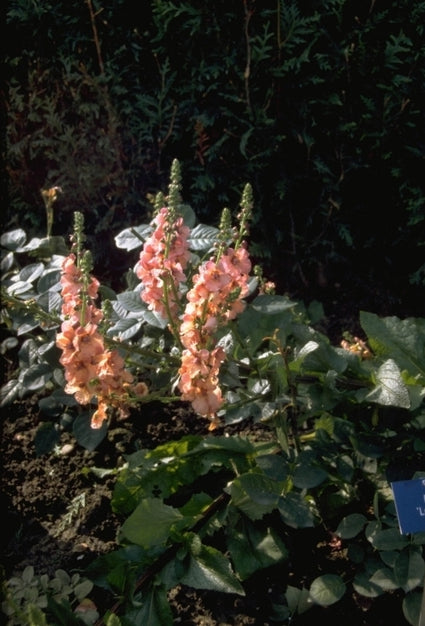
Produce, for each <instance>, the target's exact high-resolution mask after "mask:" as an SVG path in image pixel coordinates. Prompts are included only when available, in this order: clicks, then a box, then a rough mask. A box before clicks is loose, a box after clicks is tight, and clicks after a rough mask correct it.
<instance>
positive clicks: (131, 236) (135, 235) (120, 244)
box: [115, 224, 152, 251]
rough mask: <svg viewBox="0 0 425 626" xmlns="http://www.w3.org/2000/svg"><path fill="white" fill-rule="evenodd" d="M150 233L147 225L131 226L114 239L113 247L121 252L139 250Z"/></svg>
mask: <svg viewBox="0 0 425 626" xmlns="http://www.w3.org/2000/svg"><path fill="white" fill-rule="evenodd" d="M151 232H152V226H150V225H149V224H140V225H139V226H131V227H130V228H125V229H124V230H122V231H121V232H120V233H118V235H116V237H115V245H116V246H117V248H121V249H123V250H128V251H130V250H135V249H136V248H141V247H142V245H143V242H144V241H145V239H147V237H149V235H150V234H151Z"/></svg>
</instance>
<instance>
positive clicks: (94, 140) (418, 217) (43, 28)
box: [6, 0, 425, 292]
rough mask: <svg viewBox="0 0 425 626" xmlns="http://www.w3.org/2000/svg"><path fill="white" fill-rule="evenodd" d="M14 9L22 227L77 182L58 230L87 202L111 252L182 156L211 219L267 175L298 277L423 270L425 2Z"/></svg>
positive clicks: (275, 244)
mask: <svg viewBox="0 0 425 626" xmlns="http://www.w3.org/2000/svg"><path fill="white" fill-rule="evenodd" d="M229 7H230V8H229ZM7 21H8V25H7V28H8V31H9V32H10V40H11V42H12V43H10V44H9V48H8V55H7V59H6V77H7V86H8V92H7V100H8V119H7V169H8V177H9V192H10V209H11V211H10V213H9V227H12V226H13V224H14V223H15V224H16V223H17V222H19V224H20V225H23V226H24V227H25V228H26V227H27V226H29V227H31V226H33V227H35V228H39V227H40V223H41V222H42V220H43V219H44V214H43V204H42V200H41V198H40V189H41V188H46V187H52V186H60V187H61V188H62V189H63V190H64V194H63V196H62V199H61V200H60V201H59V203H58V208H57V215H56V220H55V223H56V228H57V229H58V231H57V232H64V230H65V229H69V225H70V220H71V217H70V215H71V214H72V212H73V211H75V210H78V211H82V212H83V213H84V214H85V218H86V223H87V225H88V232H90V231H91V230H93V231H94V230H95V229H96V230H97V231H98V232H100V233H102V246H99V245H98V244H97V243H96V239H95V238H93V241H92V242H91V243H92V245H93V249H94V253H95V259H96V260H97V261H99V262H100V264H101V265H102V266H103V267H104V266H105V265H107V264H108V262H109V256H108V255H106V254H105V249H106V248H107V246H105V242H108V240H109V239H108V237H110V235H109V225H110V224H111V222H112V223H113V225H114V227H116V228H117V229H118V228H119V227H121V226H123V225H124V224H126V225H128V223H134V224H137V223H139V222H140V219H143V218H145V217H148V216H149V215H150V212H151V206H150V203H149V194H150V193H151V192H152V190H155V191H156V190H158V189H159V188H163V187H164V184H165V183H166V177H167V172H168V171H169V167H170V164H171V161H172V158H174V157H176V156H177V158H179V159H180V160H181V162H182V163H184V186H185V189H186V190H187V196H188V200H189V201H190V202H191V204H192V206H193V207H194V209H195V210H196V212H197V214H198V215H199V216H200V218H202V219H204V220H205V221H207V222H209V223H217V222H218V219H219V211H220V210H221V207H222V206H226V205H228V204H230V205H231V204H234V203H235V201H237V195H238V193H239V191H238V190H239V189H240V187H241V185H242V184H243V183H244V182H245V181H246V180H249V181H251V183H252V186H253V189H254V194H255V197H256V202H257V203H256V214H255V216H254V224H253V231H252V237H253V239H254V241H255V242H256V244H257V245H256V247H255V248H252V249H253V252H255V254H256V255H257V256H258V258H260V259H262V261H263V262H265V263H267V264H269V265H270V267H271V269H272V270H273V273H274V277H275V278H276V279H277V280H278V283H279V284H281V285H282V286H283V287H284V288H286V289H289V290H290V291H291V290H292V291H295V292H296V291H297V290H299V288H300V285H301V286H305V285H307V284H308V285H310V286H311V285H314V284H316V283H319V284H320V285H323V284H326V283H327V282H329V281H336V280H340V281H341V280H343V279H344V278H345V277H346V276H347V272H348V273H349V274H350V278H351V279H352V280H356V279H357V277H359V281H358V285H357V286H359V285H360V284H361V281H362V280H363V281H367V282H368V284H370V283H371V282H373V281H376V282H380V283H386V282H387V284H388V279H387V277H388V276H389V275H390V276H391V281H392V282H391V286H392V287H393V288H395V286H396V285H397V286H403V285H405V284H406V282H407V280H408V279H410V281H411V282H412V283H416V284H421V283H422V284H423V276H424V268H423V265H422V261H423V259H422V255H421V252H422V246H423V244H424V242H425V236H424V206H425V205H424V193H423V183H422V168H423V137H424V130H425V128H424V121H423V116H422V115H421V111H423V109H424V104H425V102H424V100H425V92H424V87H423V86H424V69H423V68H424V67H425V64H424V49H425V47H424V46H423V39H424V31H423V24H424V21H425V3H424V2H422V1H418V0H415V1H414V2H409V1H408V0H402V2H395V1H392V2H388V3H385V5H382V3H380V2H362V3H358V2H347V1H346V0H326V1H325V2H309V3H307V2H302V1H298V2H296V1H295V0H293V1H291V2H289V3H288V2H283V1H281V0H273V1H272V0H268V1H266V2H262V3H261V6H260V5H259V4H256V3H254V2H251V1H250V0H244V1H241V2H239V3H233V4H232V5H229V3H228V2H225V1H223V0H218V1H217V2H215V3H214V10H213V11H212V10H211V5H210V3H208V2H205V1H202V0H198V1H195V0H190V1H189V0H186V1H185V2H179V3H174V2H170V1H169V0H157V1H155V2H153V1H152V2H146V3H144V4H143V5H142V8H141V10H140V11H138V13H137V15H136V14H134V9H133V7H132V4H131V3H130V2H128V0H116V2H114V3H112V4H107V5H104V4H102V3H101V2H97V1H94V0H90V1H89V2H88V3H81V4H73V5H72V6H71V5H69V3H65V2H59V3H52V2H43V4H42V5H38V4H32V3H27V2H24V1H23V0H13V1H11V2H10V3H9V5H8V12H7ZM412 242H414V245H412ZM111 243H112V238H111ZM120 261H121V262H122V259H119V257H118V258H117V257H115V258H114V265H115V266H116V265H117V263H118V262H120ZM352 264H355V271H353V270H352V268H351V265H352Z"/></svg>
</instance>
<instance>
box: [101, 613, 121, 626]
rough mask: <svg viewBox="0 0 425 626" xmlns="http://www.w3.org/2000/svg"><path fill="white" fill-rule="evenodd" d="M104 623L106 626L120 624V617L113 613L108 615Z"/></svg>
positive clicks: (119, 625) (118, 625)
mask: <svg viewBox="0 0 425 626" xmlns="http://www.w3.org/2000/svg"><path fill="white" fill-rule="evenodd" d="M105 624H106V626H122V624H121V620H120V618H119V617H118V615H116V614H115V613H111V615H108V617H107V618H106V621H105Z"/></svg>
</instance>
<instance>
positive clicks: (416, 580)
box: [394, 549, 425, 593]
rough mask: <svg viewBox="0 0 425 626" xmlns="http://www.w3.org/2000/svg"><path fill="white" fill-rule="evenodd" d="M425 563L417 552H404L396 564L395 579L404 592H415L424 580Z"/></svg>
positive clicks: (410, 550)
mask: <svg viewBox="0 0 425 626" xmlns="http://www.w3.org/2000/svg"><path fill="white" fill-rule="evenodd" d="M424 574H425V563H424V559H423V557H422V555H421V554H420V553H419V552H418V551H417V550H412V549H409V550H403V551H402V552H400V554H399V555H398V557H397V559H396V561H395V564H394V575H395V579H396V581H397V583H398V585H399V586H400V587H402V589H403V591H404V592H405V593H407V592H408V591H413V589H415V588H416V587H419V586H420V585H421V583H422V582H423V580H424Z"/></svg>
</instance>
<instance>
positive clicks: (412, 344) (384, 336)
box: [360, 311, 425, 382]
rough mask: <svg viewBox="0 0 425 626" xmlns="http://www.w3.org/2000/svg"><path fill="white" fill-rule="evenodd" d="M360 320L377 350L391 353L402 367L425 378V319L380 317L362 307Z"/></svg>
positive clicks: (389, 354)
mask: <svg viewBox="0 0 425 626" xmlns="http://www.w3.org/2000/svg"><path fill="white" fill-rule="evenodd" d="M360 324H361V326H362V328H363V330H364V331H365V333H366V334H367V336H368V340H369V344H370V346H371V348H372V349H373V350H374V352H376V353H377V354H382V355H387V356H390V357H391V358H392V359H394V360H395V361H396V362H397V365H398V366H399V368H400V369H401V370H407V371H408V372H409V373H410V374H412V375H413V376H417V375H418V374H419V375H420V377H421V379H422V380H423V381H424V382H425V319H422V318H407V319H404V320H401V319H399V318H398V317H395V316H394V317H384V318H380V317H378V316H377V315H375V314H374V313H367V312H365V311H361V312H360Z"/></svg>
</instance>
